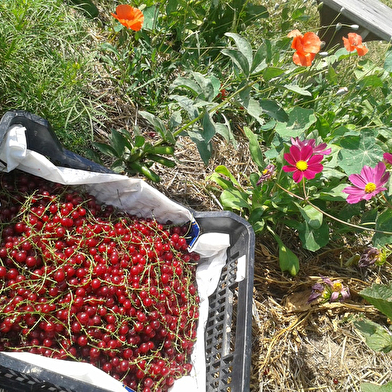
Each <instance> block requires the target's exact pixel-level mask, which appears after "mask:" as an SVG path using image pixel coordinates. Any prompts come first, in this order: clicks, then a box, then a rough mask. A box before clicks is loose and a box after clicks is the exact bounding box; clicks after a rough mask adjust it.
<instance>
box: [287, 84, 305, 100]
mask: <svg viewBox="0 0 392 392" xmlns="http://www.w3.org/2000/svg"><path fill="white" fill-rule="evenodd" d="M283 87H284V88H286V89H287V90H290V91H293V92H294V93H297V94H299V95H304V96H307V97H311V96H312V93H311V92H310V91H308V90H306V88H303V87H300V86H298V85H296V84H285V85H284V86H283Z"/></svg>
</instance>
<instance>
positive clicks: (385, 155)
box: [382, 152, 392, 165]
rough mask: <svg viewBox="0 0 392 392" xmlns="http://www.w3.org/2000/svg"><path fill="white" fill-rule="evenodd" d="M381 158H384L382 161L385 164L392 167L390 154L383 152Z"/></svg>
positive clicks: (391, 155)
mask: <svg viewBox="0 0 392 392" xmlns="http://www.w3.org/2000/svg"><path fill="white" fill-rule="evenodd" d="M382 157H383V158H384V161H385V162H386V163H389V164H390V165H392V154H391V153H390V152H384V155H383V156H382Z"/></svg>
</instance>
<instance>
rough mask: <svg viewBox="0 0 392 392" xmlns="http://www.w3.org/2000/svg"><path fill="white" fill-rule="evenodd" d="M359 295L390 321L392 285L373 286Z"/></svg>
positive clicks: (391, 315)
mask: <svg viewBox="0 0 392 392" xmlns="http://www.w3.org/2000/svg"><path fill="white" fill-rule="evenodd" d="M359 294H360V295H361V296H362V297H363V298H365V299H366V301H368V302H369V303H370V304H372V305H373V306H374V307H376V308H377V309H378V310H379V311H380V312H381V313H383V314H384V315H385V316H387V317H388V318H389V319H392V283H389V284H387V285H386V284H373V285H372V286H370V287H367V288H366V289H363V290H362V291H360V292H359Z"/></svg>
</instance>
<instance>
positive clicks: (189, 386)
mask: <svg viewBox="0 0 392 392" xmlns="http://www.w3.org/2000/svg"><path fill="white" fill-rule="evenodd" d="M0 160H1V161H2V162H4V163H5V164H2V163H0V171H6V172H10V171H11V170H14V169H19V170H23V171H25V172H27V173H30V174H34V175H37V176H39V177H43V178H45V179H47V180H49V181H52V182H57V183H61V184H64V185H83V187H84V188H85V189H86V191H87V192H89V193H90V194H91V195H93V196H95V197H96V198H97V200H98V201H99V202H101V203H105V204H111V205H114V206H115V207H118V208H120V209H122V210H124V211H127V212H128V213H130V214H133V215H137V216H140V217H144V218H149V217H153V218H155V219H157V220H158V221H160V222H162V223H165V222H166V221H168V220H170V221H172V222H173V223H174V224H182V223H186V222H188V221H190V220H192V219H193V217H192V214H191V212H190V211H189V210H188V209H186V208H185V207H183V206H181V205H179V204H177V203H175V202H173V201H172V200H170V199H169V198H167V197H166V196H164V195H163V194H162V193H160V192H159V191H157V190H156V189H155V188H153V187H151V186H150V185H148V184H147V183H146V182H145V181H143V180H140V179H134V178H130V177H127V176H123V175H120V174H106V173H92V172H88V171H83V170H77V169H70V168H65V167H58V166H55V165H53V164H52V163H51V162H50V161H49V160H48V159H47V158H46V157H44V156H43V155H41V154H39V153H37V152H35V151H32V150H29V149H27V143H26V136H25V128H24V127H23V126H22V125H13V126H12V127H10V129H9V130H8V132H7V134H6V135H5V137H4V140H3V141H2V143H1V145H0ZM229 246H230V241H229V235H228V234H223V233H206V234H202V235H200V237H199V238H198V239H197V241H196V243H195V244H194V245H193V247H192V251H195V252H197V253H199V254H200V256H201V258H200V262H199V265H198V267H197V272H196V279H197V285H198V292H199V296H200V309H199V324H198V329H197V341H196V344H195V346H194V350H193V353H192V356H191V363H192V364H193V369H192V372H191V374H190V375H189V376H185V377H182V378H181V379H179V380H176V382H175V383H174V385H173V387H171V388H170V392H183V391H184V388H186V391H187V392H203V391H205V390H206V366H205V341H204V332H205V326H206V323H207V318H208V297H209V296H210V295H211V294H212V293H213V292H214V291H215V289H216V287H217V284H218V281H219V277H220V275H221V271H222V268H223V266H224V265H225V264H226V250H227V248H228V247H229ZM5 354H7V355H10V356H13V357H15V358H18V359H20V360H23V361H26V362H28V363H30V364H34V365H36V366H39V367H43V368H45V369H48V370H51V371H54V372H57V373H61V374H63V375H67V376H70V377H74V378H75V379H78V380H81V381H85V382H88V383H90V384H92V385H95V386H99V387H101V388H106V389H108V390H110V391H113V392H117V391H118V392H124V390H125V389H124V387H123V386H122V384H121V382H119V381H117V380H115V379H114V378H112V377H111V376H109V375H108V374H106V373H104V372H103V371H101V370H99V369H97V368H96V367H94V366H93V365H91V364H88V363H81V362H72V361H65V360H58V359H52V358H46V357H43V356H40V355H37V354H30V353H20V352H18V353H16V352H13V353H5ZM60 369H61V372H60V371H59V370H60Z"/></svg>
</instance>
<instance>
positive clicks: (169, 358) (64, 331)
mask: <svg viewBox="0 0 392 392" xmlns="http://www.w3.org/2000/svg"><path fill="white" fill-rule="evenodd" d="M0 186H1V190H0V204H1V205H0V233H1V243H0V351H10V350H17V351H28V352H31V353H35V354H41V355H44V356H48V357H53V358H59V359H72V360H79V361H86V362H89V363H92V364H94V365H95V366H97V367H98V368H100V369H102V370H103V371H105V372H107V373H109V374H110V375H112V376H113V377H114V378H116V379H119V380H122V381H123V382H124V384H125V385H127V386H129V387H130V388H132V389H134V390H136V391H141V392H150V391H155V392H163V391H167V390H168V388H169V387H170V386H171V385H173V383H174V381H175V379H177V378H180V377H182V376H183V375H186V374H189V372H190V370H191V368H192V365H191V364H190V362H189V359H190V354H191V351H192V348H193V345H194V342H195V339H196V327H197V320H198V316H199V314H198V304H199V297H198V295H197V287H196V283H195V272H196V262H197V261H198V258H199V256H198V255H197V254H194V253H189V252H188V251H187V242H186V238H185V234H186V231H187V227H186V226H169V225H162V224H160V223H158V222H157V221H156V220H154V219H140V218H137V217H135V216H129V215H128V214H126V213H124V212H122V211H118V210H116V209H115V208H113V207H112V206H108V205H101V204H99V203H98V202H97V201H96V200H95V198H94V197H93V196H91V195H88V194H85V193H83V192H82V191H81V190H80V189H76V188H72V187H66V186H63V185H59V184H55V183H52V182H48V181H46V180H44V179H41V178H38V177H34V176H31V175H28V174H26V173H23V172H20V171H16V170H14V171H12V172H11V173H8V174H4V173H3V174H0Z"/></svg>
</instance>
